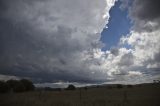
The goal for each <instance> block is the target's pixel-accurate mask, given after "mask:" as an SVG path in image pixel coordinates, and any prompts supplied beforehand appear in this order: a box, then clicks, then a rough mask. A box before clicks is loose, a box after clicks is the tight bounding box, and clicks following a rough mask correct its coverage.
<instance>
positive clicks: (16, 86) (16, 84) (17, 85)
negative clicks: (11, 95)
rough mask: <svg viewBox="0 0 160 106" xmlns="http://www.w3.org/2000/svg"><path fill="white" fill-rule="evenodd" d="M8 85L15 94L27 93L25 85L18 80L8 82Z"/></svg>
mask: <svg viewBox="0 0 160 106" xmlns="http://www.w3.org/2000/svg"><path fill="white" fill-rule="evenodd" d="M7 84H8V85H9V87H10V88H11V90H12V91H13V92H24V91H25V86H24V85H23V83H22V82H20V81H18V80H8V81H7Z"/></svg>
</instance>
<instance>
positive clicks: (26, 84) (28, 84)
mask: <svg viewBox="0 0 160 106" xmlns="http://www.w3.org/2000/svg"><path fill="white" fill-rule="evenodd" d="M20 82H21V83H22V84H23V85H24V87H25V91H33V90H34V89H35V87H34V85H33V83H32V82H31V81H29V80H27V79H22V80H20Z"/></svg>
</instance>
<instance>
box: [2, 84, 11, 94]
mask: <svg viewBox="0 0 160 106" xmlns="http://www.w3.org/2000/svg"><path fill="white" fill-rule="evenodd" d="M9 90H10V87H9V85H8V84H7V83H6V82H4V81H0V93H6V92H9Z"/></svg>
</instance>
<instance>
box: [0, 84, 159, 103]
mask: <svg viewBox="0 0 160 106" xmlns="http://www.w3.org/2000/svg"><path fill="white" fill-rule="evenodd" d="M0 106H160V85H159V84H157V85H153V84H150V85H143V86H140V87H139V86H134V87H132V88H127V87H125V88H124V87H123V88H121V89H118V88H112V89H109V88H108V87H99V88H89V89H88V90H85V89H81V94H80V89H77V90H75V91H65V90H63V91H43V92H40V91H35V92H25V93H8V94H0Z"/></svg>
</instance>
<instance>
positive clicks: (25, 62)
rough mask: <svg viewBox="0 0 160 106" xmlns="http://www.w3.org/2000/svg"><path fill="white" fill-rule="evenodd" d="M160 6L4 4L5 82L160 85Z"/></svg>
mask: <svg viewBox="0 0 160 106" xmlns="http://www.w3.org/2000/svg"><path fill="white" fill-rule="evenodd" d="M159 5H160V1H159V0H154V1H153V0H67V1H66V0H14V1H13V0H1V1H0V79H1V80H8V79H21V78H26V79H29V80H31V81H33V82H34V83H35V84H36V85H37V86H51V87H64V86H66V85H67V84H70V83H73V84H75V85H76V86H81V85H91V84H108V83H121V84H137V83H149V82H153V80H154V79H160V43H159V41H160V12H159V10H160V7H159Z"/></svg>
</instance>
